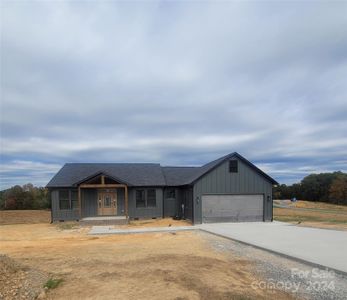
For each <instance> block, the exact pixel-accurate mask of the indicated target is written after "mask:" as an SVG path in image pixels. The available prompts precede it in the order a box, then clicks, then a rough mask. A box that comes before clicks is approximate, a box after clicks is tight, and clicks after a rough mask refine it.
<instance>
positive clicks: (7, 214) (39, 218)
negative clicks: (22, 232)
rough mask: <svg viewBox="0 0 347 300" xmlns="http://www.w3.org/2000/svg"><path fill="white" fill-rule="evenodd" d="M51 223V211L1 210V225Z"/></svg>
mask: <svg viewBox="0 0 347 300" xmlns="http://www.w3.org/2000/svg"><path fill="white" fill-rule="evenodd" d="M50 222H51V211H50V210H0V225H3V224H34V223H50Z"/></svg>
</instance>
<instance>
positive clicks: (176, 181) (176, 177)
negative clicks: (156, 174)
mask: <svg viewBox="0 0 347 300" xmlns="http://www.w3.org/2000/svg"><path fill="white" fill-rule="evenodd" d="M199 169H200V167H162V170H163V173H164V177H165V180H166V184H167V185H169V186H178V185H185V184H189V183H191V182H192V180H191V178H194V177H195V176H196V174H197V172H198V171H199Z"/></svg>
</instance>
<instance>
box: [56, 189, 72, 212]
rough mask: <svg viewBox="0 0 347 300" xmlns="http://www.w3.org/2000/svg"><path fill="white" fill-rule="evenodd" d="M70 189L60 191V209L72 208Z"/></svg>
mask: <svg viewBox="0 0 347 300" xmlns="http://www.w3.org/2000/svg"><path fill="white" fill-rule="evenodd" d="M70 207H71V206H70V199H69V191H68V190H61V191H59V209H70Z"/></svg>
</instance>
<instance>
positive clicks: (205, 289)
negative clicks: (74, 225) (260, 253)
mask: <svg viewBox="0 0 347 300" xmlns="http://www.w3.org/2000/svg"><path fill="white" fill-rule="evenodd" d="M61 228H62V227H61V226H59V225H55V224H22V225H3V226H0V253H2V254H6V255H8V256H9V257H10V258H13V259H15V261H17V262H19V263H21V264H23V265H25V266H26V267H29V268H32V269H37V270H39V271H40V272H41V273H44V274H47V276H48V278H54V279H62V280H63V281H62V283H61V284H60V285H59V286H58V287H57V288H55V289H50V290H48V291H47V297H48V298H50V299H215V300H216V299H269V298H271V299H292V297H291V296H290V295H289V294H287V293H284V292H281V291H277V290H276V291H274V292H273V293H271V295H270V297H269V294H268V293H267V292H266V290H261V289H258V290H255V289H252V288H251V283H252V282H254V281H255V280H259V279H260V278H257V277H256V276H255V275H253V274H254V272H252V269H253V268H254V267H253V266H252V264H251V262H250V261H249V260H248V259H244V258H240V256H233V255H232V253H230V252H229V253H228V255H226V254H225V253H223V252H220V251H216V249H214V248H213V247H212V246H211V245H210V244H209V243H208V242H207V241H206V239H204V238H203V237H202V236H201V235H199V234H196V233H194V232H178V233H176V234H173V233H157V234H141V235H120V236H118V235H117V236H100V237H99V236H88V235H87V234H86V232H87V231H88V228H78V229H72V230H62V229H61ZM0 284H4V282H1V281H0ZM0 288H1V286H0ZM17 296H18V299H20V297H21V296H22V295H20V294H17ZM17 296H15V297H13V298H16V297H17ZM24 298H25V297H24Z"/></svg>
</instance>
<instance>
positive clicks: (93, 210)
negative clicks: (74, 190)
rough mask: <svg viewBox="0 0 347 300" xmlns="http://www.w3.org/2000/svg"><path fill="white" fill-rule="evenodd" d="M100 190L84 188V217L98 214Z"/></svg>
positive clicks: (82, 196)
mask: <svg viewBox="0 0 347 300" xmlns="http://www.w3.org/2000/svg"><path fill="white" fill-rule="evenodd" d="M97 197H98V191H97V190H94V189H82V191H81V208H82V218H86V217H94V216H96V215H97V214H98V202H97Z"/></svg>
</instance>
